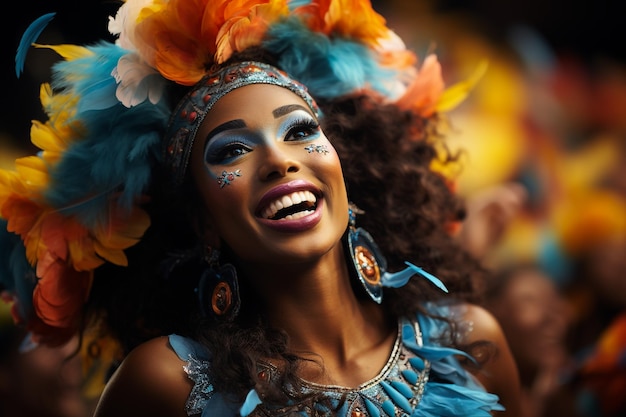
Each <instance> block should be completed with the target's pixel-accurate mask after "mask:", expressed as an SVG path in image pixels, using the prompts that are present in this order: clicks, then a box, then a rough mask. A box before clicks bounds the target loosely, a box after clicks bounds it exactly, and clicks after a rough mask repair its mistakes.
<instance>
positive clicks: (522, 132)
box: [388, 1, 626, 417]
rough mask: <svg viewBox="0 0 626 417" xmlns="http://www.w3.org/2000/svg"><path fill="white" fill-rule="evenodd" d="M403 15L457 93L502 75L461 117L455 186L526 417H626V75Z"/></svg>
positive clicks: (622, 68)
mask: <svg viewBox="0 0 626 417" xmlns="http://www.w3.org/2000/svg"><path fill="white" fill-rule="evenodd" d="M391 3H392V4H390V5H389V6H388V7H389V9H390V10H391V11H392V16H391V17H390V20H392V21H394V22H395V23H396V24H395V27H396V28H397V31H399V32H401V36H402V37H403V38H405V39H415V40H416V41H415V42H416V46H417V50H418V51H420V50H422V51H425V52H428V51H430V50H432V51H434V52H436V53H437V54H438V55H439V57H440V58H441V60H442V62H443V68H444V71H445V72H446V78H447V81H448V82H451V81H458V80H459V79H463V78H467V77H468V76H469V75H470V74H471V73H472V72H473V71H474V69H475V68H476V67H478V66H479V65H480V64H481V62H483V61H485V60H486V61H487V62H488V69H487V71H486V73H485V75H484V76H483V77H482V79H481V81H480V82H479V83H478V85H477V86H476V87H475V89H474V90H473V91H472V93H471V95H470V96H469V98H468V99H467V100H466V102H464V103H463V104H462V105H461V106H460V107H459V108H458V109H457V110H455V111H454V112H453V113H452V114H450V115H449V118H450V123H449V127H448V128H447V131H446V132H444V133H445V134H446V135H447V136H448V143H449V146H450V147H451V148H452V149H454V150H457V151H459V152H461V155H462V156H461V163H460V164H459V168H458V170H456V171H455V172H447V173H446V174H447V175H450V176H451V178H454V179H455V182H456V186H457V189H458V192H459V193H460V194H461V195H463V196H464V197H465V198H466V199H467V218H466V221H465V223H464V224H463V226H462V228H461V229H460V231H459V232H458V233H459V235H458V237H459V239H462V241H463V242H464V244H465V245H466V246H467V247H468V248H469V249H470V250H471V251H472V252H473V253H474V254H475V255H476V256H479V257H481V258H482V259H483V261H484V263H485V265H486V266H487V267H488V268H490V269H491V270H492V271H493V278H492V280H491V281H490V282H487V283H486V298H485V303H486V306H487V307H488V308H489V309H490V310H491V311H492V312H493V313H494V314H495V315H496V316H497V317H498V319H499V320H500V323H501V325H502V327H503V329H504V331H505V333H506V334H507V337H508V339H509V343H510V344H511V348H512V351H513V353H514V355H515V357H516V359H517V362H518V366H519V368H520V374H521V377H522V383H523V389H524V394H525V398H526V401H525V406H526V410H525V413H526V417H542V416H579V417H591V416H593V417H607V416H611V417H618V416H624V415H626V396H625V395H624V393H626V276H625V275H626V65H625V63H624V62H623V61H620V60H618V59H614V58H613V57H611V56H603V55H601V54H599V55H596V56H593V58H592V59H590V58H589V56H585V57H583V56H578V55H576V54H574V53H572V52H571V51H564V50H559V49H556V48H554V47H553V46H552V45H551V44H550V43H549V41H548V40H547V39H545V38H544V37H543V36H542V34H541V33H540V32H538V31H537V30H535V29H533V28H532V27H530V26H525V25H511V26H510V27H508V29H507V31H506V33H505V34H504V35H503V36H501V37H499V38H498V39H494V38H493V37H489V36H487V35H486V33H487V32H486V31H484V30H481V29H480V28H479V26H478V22H477V21H476V20H473V17H472V16H471V15H466V14H461V13H448V14H441V13H437V12H436V10H435V9H434V8H430V7H429V4H431V3H429V2H403V1H393V2H391ZM434 3H436V2H434ZM434 3H433V4H434ZM409 17H410V18H409ZM407 34H409V35H408V36H407ZM590 36H591V35H590ZM429 40H436V44H435V45H431V44H429V43H428V41H429Z"/></svg>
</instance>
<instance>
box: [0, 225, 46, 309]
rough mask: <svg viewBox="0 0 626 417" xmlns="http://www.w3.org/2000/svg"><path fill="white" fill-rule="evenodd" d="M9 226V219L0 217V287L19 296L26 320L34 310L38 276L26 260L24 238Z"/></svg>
mask: <svg viewBox="0 0 626 417" xmlns="http://www.w3.org/2000/svg"><path fill="white" fill-rule="evenodd" d="M7 226H8V223H7V221H6V220H4V219H0V288H4V289H6V290H7V291H9V292H10V293H12V294H13V295H15V296H17V299H18V300H19V303H18V304H17V307H18V314H19V316H20V317H21V318H22V319H24V320H26V318H27V317H28V316H29V315H30V314H31V311H32V300H33V290H34V288H35V284H36V282H37V277H36V275H35V271H34V270H33V268H32V267H31V266H30V264H29V263H28V261H27V260H26V249H25V248H24V244H23V243H22V239H21V238H20V237H19V236H18V235H16V234H15V233H12V232H9V231H8V230H7Z"/></svg>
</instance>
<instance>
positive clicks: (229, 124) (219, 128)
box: [205, 119, 246, 142]
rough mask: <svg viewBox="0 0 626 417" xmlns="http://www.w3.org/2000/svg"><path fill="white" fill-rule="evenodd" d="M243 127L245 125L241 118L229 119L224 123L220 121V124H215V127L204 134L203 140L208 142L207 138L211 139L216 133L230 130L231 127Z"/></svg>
mask: <svg viewBox="0 0 626 417" xmlns="http://www.w3.org/2000/svg"><path fill="white" fill-rule="evenodd" d="M244 127H246V122H244V121H243V120H242V119H235V120H230V121H228V122H226V123H222V124H221V125H219V126H217V127H216V128H215V129H213V130H211V131H210V132H209V133H208V134H207V135H206V141H205V142H208V141H209V140H211V138H212V137H213V136H215V135H217V134H218V133H221V132H224V131H226V130H232V129H243V128H244Z"/></svg>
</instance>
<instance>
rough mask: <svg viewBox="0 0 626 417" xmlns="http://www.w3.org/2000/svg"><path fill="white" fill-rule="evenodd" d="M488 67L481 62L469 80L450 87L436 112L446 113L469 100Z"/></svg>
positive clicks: (438, 103) (438, 104)
mask: <svg viewBox="0 0 626 417" xmlns="http://www.w3.org/2000/svg"><path fill="white" fill-rule="evenodd" d="M487 67H488V63H487V61H486V60H483V61H481V62H480V63H479V64H478V67H477V68H476V69H475V70H474V72H473V73H472V75H471V76H470V77H469V78H468V79H467V80H465V81H461V82H459V83H456V84H454V85H452V86H450V87H448V88H447V89H446V90H445V91H444V92H443V94H442V95H441V97H440V98H439V101H438V102H437V107H436V110H437V111H438V112H446V111H450V110H452V109H453V108H455V107H456V106H458V105H459V104H461V102H463V100H465V99H466V98H467V96H468V94H469V93H470V91H472V89H473V88H474V87H475V86H476V84H478V81H480V79H481V78H482V77H483V75H485V72H487Z"/></svg>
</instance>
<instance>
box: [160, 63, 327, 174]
mask: <svg viewBox="0 0 626 417" xmlns="http://www.w3.org/2000/svg"><path fill="white" fill-rule="evenodd" d="M250 84H271V85H276V86H279V87H283V88H286V89H288V90H290V91H292V92H293V93H295V94H297V95H298V96H300V98H302V99H303V100H304V101H305V102H306V104H307V106H308V107H309V108H310V109H311V111H312V112H313V114H314V115H316V116H318V117H319V108H318V106H317V104H316V103H315V100H313V98H312V97H311V96H310V95H309V93H308V92H307V90H306V87H305V86H304V85H302V84H300V83H299V82H297V81H294V80H292V79H291V78H289V77H288V76H287V74H285V72H284V71H281V70H279V69H278V68H275V67H273V66H271V65H268V64H264V63H262V62H249V61H246V62H240V63H236V64H232V65H229V66H226V67H224V68H221V69H219V70H218V71H216V72H213V73H210V74H208V75H206V76H205V77H203V78H202V79H201V80H200V82H199V83H197V84H196V85H195V86H194V87H193V88H192V89H191V90H190V91H189V92H188V93H187V94H186V95H185V97H184V98H183V99H182V100H181V101H180V102H179V104H178V106H177V107H176V108H175V109H174V111H173V113H172V119H171V121H170V123H169V126H168V129H167V133H166V135H165V145H166V146H165V155H164V164H165V166H166V167H168V168H169V170H170V173H171V176H172V180H173V181H172V182H173V183H174V184H180V183H181V182H182V181H183V179H184V177H185V173H186V171H187V164H188V163H189V157H190V155H191V148H192V147H193V143H194V140H195V137H196V133H197V131H198V128H199V126H200V125H201V124H202V121H203V120H204V118H205V116H206V115H207V113H208V112H209V111H210V110H211V109H212V108H213V106H214V105H215V103H217V101H218V100H219V99H220V98H222V97H224V96H225V95H226V94H228V93H230V92H231V91H233V90H235V89H237V88H240V87H243V86H246V85H250Z"/></svg>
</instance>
